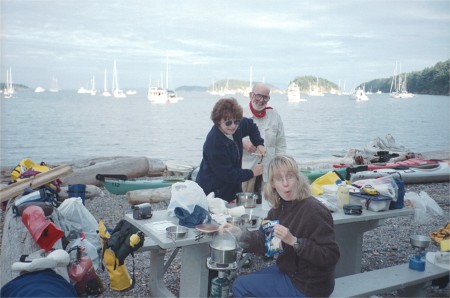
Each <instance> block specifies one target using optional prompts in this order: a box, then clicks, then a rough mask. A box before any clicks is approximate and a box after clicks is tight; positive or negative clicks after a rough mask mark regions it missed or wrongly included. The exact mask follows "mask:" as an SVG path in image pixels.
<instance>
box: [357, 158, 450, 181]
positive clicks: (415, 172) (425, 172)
mask: <svg viewBox="0 0 450 298" xmlns="http://www.w3.org/2000/svg"><path fill="white" fill-rule="evenodd" d="M386 176H392V177H394V178H400V179H402V180H403V182H404V183H407V184H413V183H433V182H448V181H449V180H450V166H449V165H448V163H445V162H440V163H437V164H428V165H423V166H418V167H410V168H407V169H376V170H371V171H361V172H356V173H352V174H351V175H350V182H354V181H357V180H363V179H376V178H381V177H386Z"/></svg>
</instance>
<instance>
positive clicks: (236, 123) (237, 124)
mask: <svg viewBox="0 0 450 298" xmlns="http://www.w3.org/2000/svg"><path fill="white" fill-rule="evenodd" d="M233 123H234V125H236V126H239V123H241V120H234V121H233V120H226V121H224V122H223V124H225V126H231V124H233Z"/></svg>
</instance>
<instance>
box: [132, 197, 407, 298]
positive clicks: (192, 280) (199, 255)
mask: <svg viewBox="0 0 450 298" xmlns="http://www.w3.org/2000/svg"><path fill="white" fill-rule="evenodd" d="M230 207H232V206H230ZM247 211H248V210H247ZM252 214H254V215H257V216H259V217H260V218H264V217H265V215H266V214H267V210H264V209H263V208H262V207H261V205H257V206H256V208H253V210H252ZM413 214H414V209H411V208H403V209H395V210H388V211H383V212H373V211H369V210H364V211H363V213H362V215H346V214H344V212H343V211H342V210H339V211H338V212H333V213H332V216H333V221H334V224H335V232H336V241H337V243H338V244H339V248H340V252H341V257H340V259H339V262H338V264H337V266H336V277H342V276H347V275H352V274H356V273H360V272H361V259H362V244H363V234H364V232H366V231H369V230H372V229H375V228H376V227H379V226H381V225H383V224H384V221H385V220H386V219H388V218H392V217H397V216H409V215H413ZM125 219H126V220H127V221H129V222H130V223H132V224H133V225H135V226H136V227H137V228H139V229H140V230H141V231H143V232H144V233H145V235H146V236H148V238H149V239H151V240H152V241H153V242H154V245H155V246H154V248H155V249H154V250H152V254H151V257H150V258H151V259H150V266H151V268H152V269H151V270H152V272H153V273H154V274H151V276H150V283H149V286H150V292H151V294H152V296H154V297H174V295H173V294H172V293H171V292H170V291H169V290H168V289H167V288H166V286H165V285H164V281H163V276H164V272H161V271H162V270H163V268H164V267H165V266H164V257H165V250H167V249H169V248H179V247H181V248H182V249H181V272H180V297H207V296H208V293H207V291H208V269H207V267H206V259H207V257H209V255H210V251H209V243H210V242H211V241H212V239H213V238H212V237H211V236H208V235H203V237H201V238H200V239H196V238H199V237H197V236H198V234H199V233H198V232H197V231H196V230H195V229H189V232H188V234H187V236H186V237H185V238H182V239H179V240H172V239H169V238H167V236H166V233H165V227H166V226H167V225H170V224H175V225H176V224H177V223H178V218H176V217H171V216H169V215H168V213H167V210H159V211H154V212H153V216H152V218H150V219H145V220H135V219H133V216H132V214H131V213H130V214H126V215H125ZM165 269H167V268H165Z"/></svg>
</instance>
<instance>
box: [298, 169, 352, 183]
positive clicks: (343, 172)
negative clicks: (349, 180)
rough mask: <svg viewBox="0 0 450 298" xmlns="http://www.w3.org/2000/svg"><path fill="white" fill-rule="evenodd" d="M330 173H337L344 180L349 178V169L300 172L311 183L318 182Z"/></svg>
mask: <svg viewBox="0 0 450 298" xmlns="http://www.w3.org/2000/svg"><path fill="white" fill-rule="evenodd" d="M330 171H333V172H336V174H338V176H340V177H342V178H343V179H345V177H346V176H347V168H332V169H320V170H311V171H307V170H300V173H301V174H303V175H305V176H306V177H308V179H309V182H310V183H313V182H314V180H316V179H317V178H319V177H320V176H323V175H325V174H326V173H328V172H330Z"/></svg>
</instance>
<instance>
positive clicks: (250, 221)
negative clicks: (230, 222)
mask: <svg viewBox="0 0 450 298" xmlns="http://www.w3.org/2000/svg"><path fill="white" fill-rule="evenodd" d="M241 218H242V220H243V225H244V226H246V227H255V226H256V225H257V224H258V220H259V217H258V216H255V215H252V216H251V217H250V214H242V215H241Z"/></svg>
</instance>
